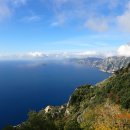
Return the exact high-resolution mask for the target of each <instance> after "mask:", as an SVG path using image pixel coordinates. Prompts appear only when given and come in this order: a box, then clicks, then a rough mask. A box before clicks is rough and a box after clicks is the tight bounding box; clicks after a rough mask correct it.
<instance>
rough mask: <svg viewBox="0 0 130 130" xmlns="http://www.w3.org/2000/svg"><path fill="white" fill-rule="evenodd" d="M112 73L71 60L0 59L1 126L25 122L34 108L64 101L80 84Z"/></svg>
mask: <svg viewBox="0 0 130 130" xmlns="http://www.w3.org/2000/svg"><path fill="white" fill-rule="evenodd" d="M109 76H110V74H107V73H104V72H101V71H99V70H98V69H96V68H90V67H86V66H85V65H78V64H72V63H67V62H58V63H57V62H47V63H42V62H39V61H28V62H27V61H26V62H24V61H19V62H18V61H17V62H16V61H10V62H7V61H5V62H0V129H1V128H3V127H4V126H5V125H8V124H13V125H16V124H19V123H21V122H22V121H23V120H25V119H26V118H27V113H28V112H29V111H30V110H37V111H38V110H40V109H41V108H44V107H45V106H47V105H50V104H51V105H61V104H64V103H66V102H67V101H68V98H69V96H70V95H71V94H72V92H73V91H74V90H75V88H76V87H78V86H80V85H83V84H95V83H97V82H99V81H102V80H104V79H106V78H107V77H109Z"/></svg>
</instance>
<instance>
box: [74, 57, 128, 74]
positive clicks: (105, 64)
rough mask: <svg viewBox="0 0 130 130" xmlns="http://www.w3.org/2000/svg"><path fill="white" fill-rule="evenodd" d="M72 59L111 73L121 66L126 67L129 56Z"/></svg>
mask: <svg viewBox="0 0 130 130" xmlns="http://www.w3.org/2000/svg"><path fill="white" fill-rule="evenodd" d="M73 61H75V62H76V63H78V64H85V65H87V66H91V67H97V68H99V69H100V70H101V71H104V72H108V73H113V72H115V71H117V70H119V69H121V68H122V67H126V66H127V65H128V64H129V63H130V57H124V56H122V57H118V56H113V57H108V58H104V59H101V58H93V57H89V58H85V59H75V60H73Z"/></svg>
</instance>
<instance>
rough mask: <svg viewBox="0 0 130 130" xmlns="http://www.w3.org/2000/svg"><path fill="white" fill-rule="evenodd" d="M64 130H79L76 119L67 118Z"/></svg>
mask: <svg viewBox="0 0 130 130" xmlns="http://www.w3.org/2000/svg"><path fill="white" fill-rule="evenodd" d="M64 130H81V128H80V125H79V124H78V122H77V121H76V120H69V121H67V122H66V124H65V126H64Z"/></svg>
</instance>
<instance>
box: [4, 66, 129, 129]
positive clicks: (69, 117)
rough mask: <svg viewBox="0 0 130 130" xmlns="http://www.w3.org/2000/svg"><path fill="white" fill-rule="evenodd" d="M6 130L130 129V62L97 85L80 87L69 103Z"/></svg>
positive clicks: (47, 110) (42, 111)
mask: <svg viewBox="0 0 130 130" xmlns="http://www.w3.org/2000/svg"><path fill="white" fill-rule="evenodd" d="M4 130H130V64H128V66H127V67H125V68H122V69H120V70H118V71H116V72H115V73H114V74H113V75H112V76H111V77H110V78H108V79H106V80H104V81H103V82H101V83H98V84H96V85H95V86H91V85H84V86H80V87H78V88H77V89H76V90H75V91H74V93H73V94H72V95H71V97H70V99H69V101H68V103H67V104H65V105H62V106H57V107H53V106H48V107H46V108H45V109H43V110H41V111H39V112H38V113H37V112H30V114H29V118H28V120H27V121H25V122H23V123H22V124H20V125H18V126H16V127H12V126H8V127H7V128H5V129H4Z"/></svg>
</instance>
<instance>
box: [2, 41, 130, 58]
mask: <svg viewBox="0 0 130 130" xmlns="http://www.w3.org/2000/svg"><path fill="white" fill-rule="evenodd" d="M111 56H125V57H130V43H127V44H123V45H121V46H119V47H118V48H117V49H116V50H115V51H107V52H106V51H105V52H101V51H96V50H95V51H94V50H89V51H87V50H86V51H77V52H76V51H75V52H71V51H68V52H67V51H60V52H59V51H54V52H44V51H32V52H25V53H15V54H1V55H0V59H1V60H39V59H41V60H42V59H48V58H49V59H64V58H86V57H102V58H103V57H111Z"/></svg>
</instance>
